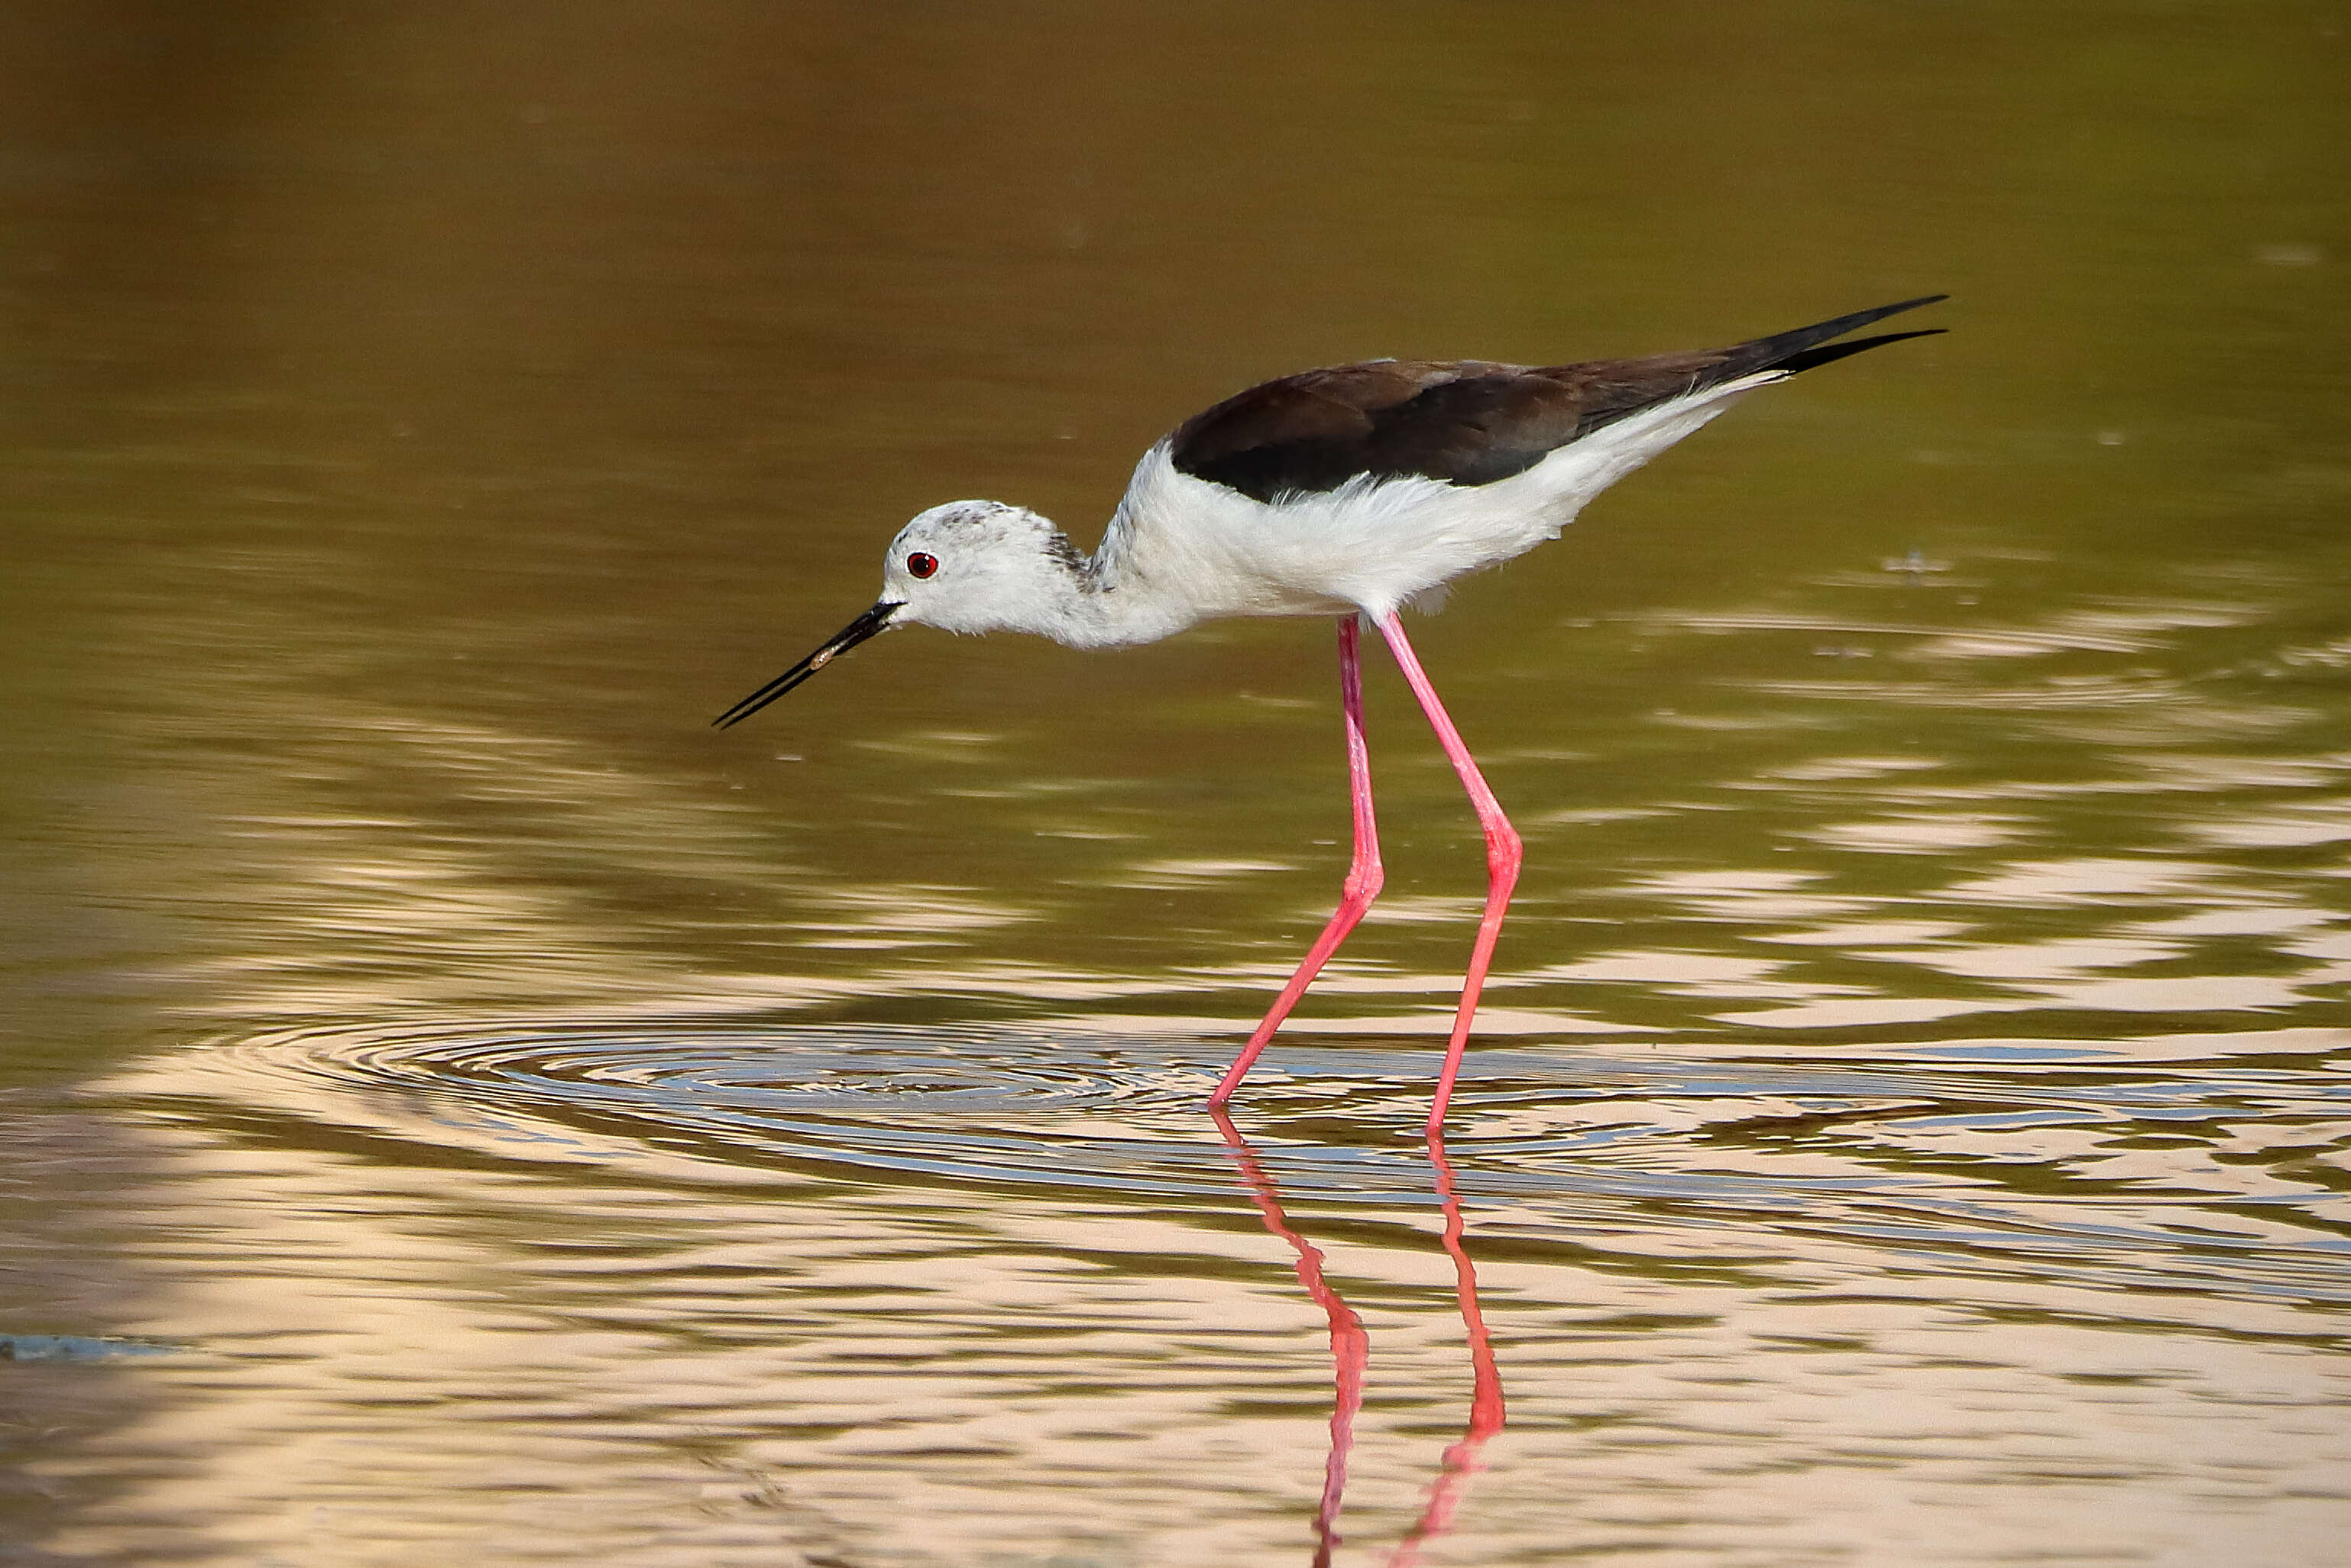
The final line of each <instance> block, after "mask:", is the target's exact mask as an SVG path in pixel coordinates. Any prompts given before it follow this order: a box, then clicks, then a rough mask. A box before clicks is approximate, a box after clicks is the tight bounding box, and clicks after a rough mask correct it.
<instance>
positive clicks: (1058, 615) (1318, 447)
mask: <svg viewBox="0 0 2351 1568" xmlns="http://www.w3.org/2000/svg"><path fill="white" fill-rule="evenodd" d="M1942 298H1947V296H1944V295H1940V294H1935V295H1928V296H1927V297H1926V298H1920V299H1906V300H1903V301H1902V302H1901V303H1899V304H1896V305H1881V306H1879V307H1878V308H1876V309H1874V310H1856V311H1855V312H1854V313H1853V314H1852V315H1850V316H1840V317H1837V318H1836V319H1834V320H1830V321H1823V322H1820V323H1818V324H1817V325H1814V326H1811V327H1799V328H1797V329H1794V330H1793V331H1788V332H1780V333H1775V334H1773V335H1772V336H1771V337H1768V338H1757V339H1754V340H1750V341H1749V342H1744V343H1737V344H1733V345H1732V346H1730V347H1729V348H1727V349H1708V350H1698V351H1697V352H1693V353H1682V354H1657V355H1654V356H1651V357H1648V358H1646V359H1636V360H1593V361H1587V362H1584V363H1582V364H1573V365H1535V366H1529V365H1506V364H1496V363H1493V362H1490V361H1483V360H1372V361H1366V362H1364V363H1362V364H1354V365H1334V366H1332V367H1330V368H1328V369H1325V370H1319V371H1301V372H1300V373H1298V374H1296V375H1290V376H1283V377H1281V378H1280V379H1279V380H1277V381H1270V382H1265V383H1264V384H1263V385H1261V386H1255V387H1251V388H1249V390H1248V391H1247V392H1239V393H1237V394H1236V395H1234V396H1232V397H1229V398H1227V399H1226V400H1225V401H1224V402H1220V403H1218V404H1217V405H1216V406H1215V407H1214V408H1211V409H1208V410H1207V411H1205V412H1203V413H1198V414H1195V415H1194V416H1193V417H1192V418H1190V419H1188V420H1186V421H1185V422H1184V423H1182V424H1181V425H1179V426H1177V427H1176V429H1175V434H1171V435H1169V436H1168V437H1166V438H1165V440H1163V441H1161V442H1160V443H1159V444H1157V445H1155V446H1154V447H1152V449H1151V450H1150V451H1148V452H1146V453H1144V455H1143V461H1142V462H1141V463H1139V464H1137V465H1135V470H1134V477H1133V478H1132V479H1131V480H1130V481H1129V482H1128V484H1127V488H1126V497H1125V498H1124V499H1123V500H1122V501H1121V502H1120V503H1119V506H1118V510H1117V512H1116V513H1115V514H1113V517H1111V520H1110V526H1109V528H1106V529H1105V530H1104V531H1103V534H1102V546H1101V548H1100V549H1096V550H1095V551H1094V553H1093V554H1092V555H1091V556H1088V555H1086V554H1083V553H1082V552H1081V551H1080V550H1079V549H1077V547H1075V546H1074V545H1072V544H1071V542H1070V540H1069V538H1067V536H1065V535H1064V534H1062V533H1061V530H1060V529H1059V528H1055V527H1054V526H1053V525H1052V524H1051V523H1050V522H1048V521H1046V520H1045V519H1044V518H1043V517H1039V516H1038V515H1037V514H1036V513H1034V512H1031V511H1029V510H1027V509H1025V508H1023V507H1009V506H1006V505H1004V504H1003V503H1002V502H999V501H951V502H949V503H947V504H946V506H943V507H932V508H931V509H930V510H929V511H926V512H925V513H923V514H921V515H920V516H919V517H915V518H914V521H912V522H910V523H908V524H907V525H906V526H905V527H904V528H902V529H900V530H899V532H898V537H897V538H894V539H893V540H892V541H891V543H890V549H889V553H888V554H887V555H886V556H885V557H884V558H883V563H882V597H881V599H880V600H879V601H876V602H875V603H874V605H873V607H872V609H870V610H868V611H866V612H865V613H863V614H862V615H860V616H859V617H858V618H857V619H856V620H854V621H852V622H850V623H849V624H848V625H846V626H844V627H842V628H841V631H839V632H836V633H835V634H834V635H833V636H832V637H831V638H830V639H829V640H828V641H827V642H826V643H824V645H823V646H821V647H820V648H818V649H817V650H816V652H814V653H810V655H809V656H808V657H807V658H805V659H803V660H801V661H800V662H799V664H795V665H793V666H792V667H791V668H790V669H789V670H787V671H785V672H784V673H783V674H780V675H778V676H777V677H776V678H775V679H774V680H772V681H770V682H768V684H767V685H764V686H761V687H760V688H759V689H758V691H756V692H753V693H752V694H751V695H749V696H747V697H745V698H744V699H743V700H742V701H741V702H739V703H737V704H736V705H735V706H733V707H731V708H729V709H727V710H726V713H724V714H722V715H720V716H719V717H718V718H717V720H716V723H717V724H718V726H720V727H726V726H727V725H731V724H734V723H736V722H737V721H738V720H741V719H744V718H747V717H749V716H751V715H752V714H755V713H757V712H758V711H759V710H760V709H761V708H763V707H765V706H768V704H769V703H771V702H773V701H775V700H776V699H777V698H778V697H779V696H782V695H784V694H785V693H786V692H789V691H790V690H791V689H792V688H793V687H795V686H797V685H799V684H800V683H801V682H802V681H805V680H807V679H808V678H809V677H810V675H812V674H816V672H817V671H819V670H820V669H822V668H824V666H825V665H827V664H831V662H832V661H833V660H834V659H835V658H837V657H839V656H840V655H841V653H846V652H847V651H848V650H850V649H851V648H853V647H855V646H856V645H857V644H858V643H862V642H864V641H865V640H866V639H867V638H869V637H872V636H873V635H874V634H875V633H877V632H884V631H888V630H891V629H893V628H894V627H899V626H907V625H922V626H936V627H940V628H942V629H944V630H946V631H949V632H1036V633H1038V634H1040V635H1041V636H1046V637H1050V638H1052V639H1053V640H1054V641H1055V642H1057V643H1067V644H1068V645H1069V646H1071V647H1073V648H1107V647H1115V646H1118V645H1120V644H1123V643H1151V642H1156V641H1157V640H1158V639H1160V638H1162V637H1166V636H1170V635H1172V634H1174V633H1175V632H1181V631H1183V630H1184V629H1185V628H1186V627H1187V626H1190V625H1192V624H1194V623H1195V622H1201V621H1206V620H1208V619H1211V618H1212V617H1216V616H1220V615H1336V616H1337V617H1338V618H1339V690H1340V695H1341V700H1342V706H1343V709H1344V714H1345V725H1346V737H1347V776H1348V786H1349V792H1350V795H1351V797H1352V799H1353V810H1354V830H1355V832H1354V844H1355V847H1354V858H1353V862H1352V863H1351V864H1350V866H1349V867H1348V871H1347V878H1346V882H1345V883H1344V885H1343V892H1342V894H1341V897H1340V901H1339V908H1338V910H1337V912H1336V913H1335V914H1333V915H1332V916H1331V923H1330V925H1328V926H1327V927H1325V928H1324V930H1323V932H1322V936H1321V937H1320V938H1319V939H1317V940H1316V942H1315V944H1314V946H1313V947H1312V948H1311V950H1310V951H1309V952H1308V953H1307V955H1306V958H1305V961H1304V962H1303V963H1301V964H1300V965H1299V967H1298V970H1297V973H1295V974H1293V975H1292V976H1291V977H1290V983H1289V984H1288V985H1286V986H1284V987H1283V988H1282V989H1281V994H1280V996H1279V997H1277V998H1275V999H1274V1003H1273V1006H1272V1008H1271V1009H1270V1010H1268V1012H1267V1013H1266V1015H1265V1018H1264V1019H1263V1021H1262V1022H1260V1023H1259V1025H1258V1026H1257V1029H1256V1030H1255V1031H1254V1032H1253V1033H1251V1034H1250V1036H1249V1043H1248V1044H1247V1045H1245V1046H1243V1047H1242V1048H1241V1051H1240V1054H1239V1055H1238V1057H1236V1058H1235V1059H1234V1061H1233V1064H1232V1067H1231V1069H1230V1070H1229V1071H1227V1072H1226V1074H1225V1076H1224V1078H1223V1080H1222V1082H1219V1083H1218V1084H1217V1088H1216V1092H1214V1093H1213V1094H1211V1095H1210V1096H1209V1103H1210V1104H1212V1105H1217V1106H1221V1105H1223V1104H1224V1103H1225V1102H1226V1101H1227V1100H1228V1099H1229V1098H1230V1097H1231V1095H1232V1092H1233V1090H1234V1088H1235V1087H1236V1086H1237V1085H1238V1084H1239V1082H1240V1081H1241V1077H1242V1075H1243V1074H1244V1073H1246V1072H1247V1071H1249V1064H1250V1063H1251V1062H1253V1061H1256V1060H1257V1057H1258V1053H1259V1052H1260V1051H1263V1050H1264V1049H1265V1046H1266V1042H1267V1041H1268V1040H1271V1039H1272V1038H1273V1033H1274V1030H1277V1029H1279V1028H1280V1026H1281V1021H1282V1019H1285V1018H1287V1017H1289V1016H1290V1009H1292V1008H1293V1007H1295V1006H1296V1005H1297V1003H1298V998H1300V997H1301V995H1303V994H1304V993H1305V990H1306V988H1307V986H1308V985H1309V984H1310V983H1311V981H1312V980H1313V978H1314V977H1315V975H1316V974H1317V973H1319V972H1320V971H1321V969H1322V966H1323V964H1324V963H1325V962H1327V961H1328V960H1329V958H1330V956H1331V955H1332V953H1333V952H1334V951H1336V950H1337V948H1338V946H1339V944H1340V943H1341V942H1343V941H1344V940H1345V939H1346V936H1347V934H1348V933H1349V932H1350V931H1352V930H1353V929H1354V927H1355V925H1356V923H1357V922H1358V921H1360V920H1361V919H1362V918H1363V916H1364V910H1365V909H1366V908H1368V907H1369V906H1370V904H1371V902H1372V900H1373V899H1374V897H1375V896H1376V895H1377V894H1378V893H1379V890H1380V883H1381V881H1382V875H1383V873H1382V872H1381V869H1380V849H1379V837H1378V833H1377V831H1376V830H1375V828H1374V822H1373V816H1372V778H1371V768H1370V761H1369V757H1368V753H1367V752H1366V750H1365V748H1364V690H1363V670H1362V664H1361V660H1360V657H1359V650H1358V640H1359V627H1360V624H1361V622H1364V621H1368V622H1371V624H1372V625H1373V626H1374V627H1376V628H1377V629H1378V631H1379V633H1380V635H1381V636H1382V637H1383V638H1384V639H1385V640H1386V643H1387V645H1388V651H1389V652H1390V653H1393V654H1394V655H1395V662H1396V665H1397V667H1398V668H1399V669H1401V670H1402V671H1403V672H1404V678H1405V684H1406V685H1409V686H1411V688H1412V693H1413V695H1414V696H1415V697H1416V698H1417V699H1419V702H1420V706H1421V711H1422V712H1424V713H1426V715H1427V716H1428V722H1429V725H1430V726H1431V727H1433V728H1434V729H1435V730H1436V731H1437V743H1438V744H1439V745H1440V746H1442V747H1444V748H1445V755H1446V756H1447V758H1450V759H1451V761H1452V763H1453V768H1454V771H1455V772H1457V773H1458V774H1459V775H1460V778H1461V783H1462V787H1463V788H1464V789H1467V790H1468V794H1469V801H1470V804H1471V805H1472V806H1473V807H1474V808H1475V809H1476V810H1477V813H1478V821H1479V823H1480V824H1481V825H1482V826H1483V828H1484V829H1485V834H1486V865H1487V892H1486V908H1485V914H1484V915H1483V916H1482V917H1481V918H1480V919H1479V922H1478V936H1477V939H1476V940H1475V942H1474V943H1473V944H1472V945H1471V947H1470V952H1469V968H1468V976H1467V977H1466V979H1465V980H1464V982H1463V984H1462V988H1461V1001H1460V1006H1459V1007H1458V1009H1457V1010H1456V1011H1455V1014H1454V1019H1453V1032H1452V1036H1451V1038H1450V1040H1448V1042H1447V1047H1446V1053H1445V1063H1444V1066H1443V1067H1442V1068H1441V1069H1440V1070H1439V1071H1438V1073H1437V1095H1436V1101H1435V1103H1434V1104H1433V1105H1432V1107H1431V1108H1430V1111H1429V1113H1428V1132H1429V1133H1430V1134H1431V1135H1435V1134H1437V1132H1438V1131H1439V1129H1440V1128H1441V1127H1442V1126H1443V1124H1444V1121H1445V1108H1446V1105H1447V1102H1448V1101H1450V1100H1451V1098H1452V1095H1453V1082H1454V1079H1455V1078H1456V1076H1458V1073H1459V1072H1460V1070H1461V1054H1462V1051H1463V1050H1464V1048H1465V1047H1466V1046H1467V1045H1468V1040H1469V1026H1470V1023H1471V1020H1472V1019H1474V1018H1475V1017H1476V1015H1477V1011H1478V995H1479V990H1480V989H1481V988H1483V987H1484V985H1485V982H1486V973H1487V970H1488V968H1489V966H1490V965H1491V964H1492V962H1493V956H1494V941H1495V938H1496V937H1497V936H1499V934H1500V932H1501V928H1502V915H1503V912H1504V910H1505V909H1506V908H1507V907H1508V905H1509V904H1510V890H1511V888H1512V887H1513V886H1514V885H1515V884H1516V883H1517V881H1518V875H1519V862H1520V844H1519V835H1518V833H1517V831H1515V830H1514V829H1512V828H1511V826H1510V819H1509V818H1507V817H1505V816H1504V815H1503V814H1502V808H1501V807H1500V806H1499V804H1497V803H1496V801H1495V800H1494V794H1493V791H1492V790H1490V789H1488V788H1487V787H1486V780H1485V778H1484V776H1483V775H1482V774H1480V773H1479V770H1478V764H1477V761H1476V759H1475V758H1472V757H1471V756H1470V754H1469V748H1468V747H1467V746H1465V745H1463V744H1462V740H1461V736H1460V733H1459V732H1458V730H1456V729H1455V728H1454V727H1453V721H1452V719H1451V718H1450V717H1448V716H1447V714H1446V711H1445V706H1444V705H1443V704H1442V703H1440V702H1439V701H1437V691H1436V688H1435V687H1433V686H1431V685H1429V682H1428V677H1427V675H1426V674H1424V673H1423V672H1422V670H1421V667H1420V661H1419V659H1418V658H1417V657H1416V656H1415V654H1414V653H1413V650H1412V643H1410V642H1409V641H1408V640H1407V639H1406V638H1405V631H1404V622H1403V621H1402V620H1401V619H1399V616H1398V612H1399V610H1400V609H1401V608H1402V607H1403V606H1404V605H1405V603H1407V602H1408V601H1412V600H1413V599H1414V598H1415V596H1416V595H1419V594H1423V593H1427V592H1429V591H1431V590H1434V589H1437V588H1439V587H1441V586H1442V585H1443V584H1445V583H1446V582H1447V581H1449V580H1452V579H1453V578H1456V577H1458V576H1460V575H1461V574H1462V573H1464V572H1467V571H1474V570H1477V569H1479V567H1486V566H1492V565H1495V564H1496V563H1498V562H1500V561H1505V560H1509V559H1510V558H1511V557H1513V556H1517V555H1521V554H1523V553H1525V552H1526V551H1528V550H1530V549H1533V548H1534V547H1535V546H1537V545H1539V544H1541V543H1542V542H1543V541H1544V540H1545V539H1550V538H1557V537H1558V535H1559V531H1560V529H1561V528H1564V527H1566V526H1567V524H1568V523H1569V522H1570V521H1571V520H1573V517H1575V515H1576V513H1577V512H1578V511H1580V510H1581V509H1582V508H1583V505H1584V503H1585V502H1587V501H1589V500H1591V499H1592V498H1593V497H1594V496H1597V495H1598V494H1599V493H1600V492H1601V491H1602V490H1604V489H1605V488H1607V487H1608V486H1610V485H1611V484H1613V483H1614V482H1615V481H1616V480H1617V479H1619V478H1621V477H1622V476H1625V474H1627V473H1629V472H1631V471H1632V470H1633V469H1635V468H1636V467H1638V466H1639V465H1642V464H1643V463H1646V462H1647V461H1648V460H1649V459H1650V458H1652V457H1654V456H1656V455H1657V454H1658V453H1660V452H1663V451H1664V450H1665V449H1666V448H1667V447H1668V446H1670V445H1672V444H1674V443H1675V442H1677V441H1679V440H1680V439H1681V438H1682V437H1683V436H1685V435H1687V434H1690V432H1692V431H1694V430H1696V429H1697V428H1698V426H1700V425H1702V424H1704V423H1706V422H1707V421H1708V420H1710V419H1712V418H1713V417H1714V416H1715V415H1716V414H1718V413H1721V412H1722V411H1723V410H1724V409H1725V408H1727V407H1728V406H1729V404H1730V402H1732V400H1734V399H1736V398H1738V397H1740V395H1741V394H1743V393H1746V392H1753V391H1754V390H1755V389H1756V388H1758V387H1763V386H1769V385H1771V383H1772V382H1781V381H1785V380H1787V379H1788V378H1789V377H1790V376H1792V375H1794V374H1796V373H1797V372H1799V371H1809V370H1812V369H1813V368H1814V367H1816V366H1820V365H1825V364H1827V363H1829V362H1830V361H1833V360H1841V359H1844V357H1845V356H1846V355H1848V354H1857V353H1860V352H1861V351H1862V350H1865V349H1875V348H1878V347H1881V346H1883V345H1885V344H1887V343H1894V342H1899V341H1901V340H1903V339H1906V338H1923V337H1927V336H1928V335H1930V334H1929V333H1928V332H1924V331H1915V332H1889V333H1885V334H1881V335H1879V336H1877V337H1874V338H1862V339H1857V340H1853V341H1850V342H1844V343H1839V342H1834V341H1833V340H1834V339H1838V338H1842V337H1844V335H1845V334H1846V333H1848V332H1851V331H1854V330H1855V329H1859V328H1862V327H1865V326H1867V325H1869V324H1870V323H1871V322H1873V321H1877V320H1882V319H1885V318H1886V317H1888V316H1892V315H1895V314H1896V313H1898V312H1900V311H1904V310H1911V309H1915V308H1917V307H1919V306H1921V305H1931V304H1933V303H1935V302H1936V301H1937V300H1938V299H1942ZM1937 330H1939V329H1937Z"/></svg>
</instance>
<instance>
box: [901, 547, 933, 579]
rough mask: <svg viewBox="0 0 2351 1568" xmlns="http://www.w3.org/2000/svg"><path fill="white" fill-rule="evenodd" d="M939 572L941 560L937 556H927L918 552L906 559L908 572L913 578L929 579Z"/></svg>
mask: <svg viewBox="0 0 2351 1568" xmlns="http://www.w3.org/2000/svg"><path fill="white" fill-rule="evenodd" d="M906 570H907V571H908V572H909V573H910V574H912V575H913V576H915V577H928V576H930V575H931V573H933V572H935V571H936V570H939V558H938V557H936V556H935V555H925V554H924V553H923V552H922V551H921V550H916V551H915V552H914V554H912V555H910V556H908V557H907V558H906Z"/></svg>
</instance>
